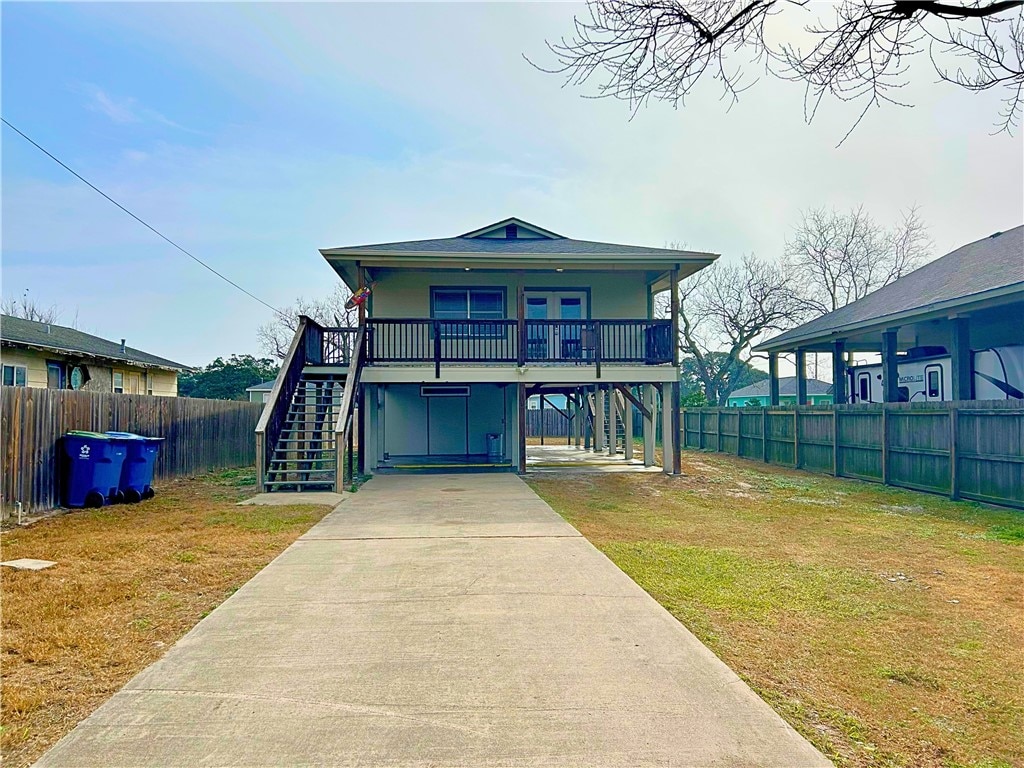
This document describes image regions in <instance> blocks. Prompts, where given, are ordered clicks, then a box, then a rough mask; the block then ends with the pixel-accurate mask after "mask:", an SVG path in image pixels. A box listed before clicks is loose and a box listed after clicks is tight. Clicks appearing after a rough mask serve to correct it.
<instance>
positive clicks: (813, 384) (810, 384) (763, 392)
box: [729, 376, 832, 399]
mask: <svg viewBox="0 0 1024 768" xmlns="http://www.w3.org/2000/svg"><path fill="white" fill-rule="evenodd" d="M770 387H771V381H770V380H769V379H762V380H761V381H759V382H757V383H755V384H751V385H750V386H749V387H743V388H742V389H737V390H736V391H735V392H733V393H732V394H731V395H729V397H730V399H731V398H734V397H769V396H770V395H771V389H770ZM779 394H780V395H795V394H796V376H783V377H781V378H780V379H779ZM807 394H808V395H830V394H832V385H831V384H829V383H828V382H827V381H819V380H818V379H808V380H807Z"/></svg>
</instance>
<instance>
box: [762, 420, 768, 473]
mask: <svg viewBox="0 0 1024 768" xmlns="http://www.w3.org/2000/svg"><path fill="white" fill-rule="evenodd" d="M761 460H762V461H764V463H765V464H767V463H768V406H762V407H761Z"/></svg>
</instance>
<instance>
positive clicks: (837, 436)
mask: <svg viewBox="0 0 1024 768" xmlns="http://www.w3.org/2000/svg"><path fill="white" fill-rule="evenodd" d="M681 423H682V435H681V442H682V445H683V447H684V448H697V449H701V450H710V451H719V452H721V453H731V454H734V455H736V456H742V457H745V458H748V459H756V460H759V461H764V462H767V463H769V464H779V465H782V466H787V467H795V468H797V469H807V470H811V471H814V472H826V473H828V474H831V475H835V476H836V477H851V478H856V479H859V480H867V481H870V482H875V483H885V484H886V485H895V486H899V487H901V488H911V489H913V490H917V491H928V492H931V493H941V494H944V495H947V496H949V497H950V498H953V499H960V498H963V499H972V500H974V501H984V502H988V503H990V504H999V505H1003V506H1009V507H1018V508H1024V403H1022V402H1021V401H1018V400H991V401H958V402H943V403H888V404H885V405H881V404H866V405H837V406H800V407H793V406H790V407H785V408H780V407H774V408H693V409H691V408H684V409H683V410H682V419H681Z"/></svg>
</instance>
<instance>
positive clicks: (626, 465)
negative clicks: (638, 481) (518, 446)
mask: <svg viewBox="0 0 1024 768" xmlns="http://www.w3.org/2000/svg"><path fill="white" fill-rule="evenodd" d="M552 440H557V438H552ZM640 453H641V455H642V453H643V452H642V451H640ZM526 471H527V472H574V473H576V472H596V473H608V472H664V471H665V470H664V469H663V468H662V467H660V466H657V465H654V466H650V467H647V466H644V462H643V460H642V459H636V458H634V459H627V458H626V457H625V456H623V455H621V454H616V455H615V456H609V455H608V453H607V451H600V452H594V451H588V450H586V449H583V448H577V447H576V446H575V445H566V444H565V443H562V444H561V445H559V444H557V443H556V444H554V445H550V444H549V445H535V444H534V445H527V446H526Z"/></svg>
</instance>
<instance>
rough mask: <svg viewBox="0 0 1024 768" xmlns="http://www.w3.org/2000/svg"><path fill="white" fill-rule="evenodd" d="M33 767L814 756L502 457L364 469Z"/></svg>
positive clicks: (801, 760) (644, 762)
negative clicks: (466, 466)
mask: <svg viewBox="0 0 1024 768" xmlns="http://www.w3.org/2000/svg"><path fill="white" fill-rule="evenodd" d="M37 765H40V766H75V768H85V767H86V766H103V768H114V767H115V766H623V767H624V768H625V767H627V766H628V767H629V768H635V767H637V766H711V765H714V766H730V767H736V766H785V768H798V767H799V766H827V765H831V764H830V763H829V762H828V761H827V760H826V759H825V758H824V757H822V756H821V755H820V754H819V753H818V752H817V751H815V750H814V749H813V748H812V747H811V746H810V744H809V743H808V742H806V741H805V740H804V739H803V738H801V737H800V736H799V735H798V734H797V733H796V732H795V731H794V730H793V729H792V728H790V727H789V726H788V725H786V724H785V723H784V722H783V721H782V719H781V718H779V717H778V715H776V714H775V713H774V712H773V711H772V710H771V709H770V708H769V707H768V706H767V705H766V704H765V703H764V702H763V701H761V699H759V698H758V697H757V696H755V695H754V693H753V692H752V691H751V690H750V689H749V688H748V687H747V686H746V685H745V684H744V683H743V682H742V681H741V680H740V679H739V678H738V677H737V676H736V675H735V674H733V672H732V671H730V670H729V668H728V667H726V666H725V665H724V664H723V663H722V662H720V661H719V660H718V659H717V658H716V657H715V656H714V655H713V654H712V653H711V652H710V651H708V650H707V648H705V647H704V646H703V645H702V644H701V643H700V642H698V641H697V640H696V638H694V637H693V635H691V634H690V633H689V632H688V631H687V630H686V629H685V628H683V627H682V625H680V624H679V623H678V622H677V621H676V620H675V619H674V618H672V616H670V615H669V614H668V613H667V612H666V611H664V610H663V609H662V608H661V607H660V606H659V605H658V604H657V603H656V602H655V601H654V600H652V599H651V598H650V597H649V596H648V595H647V594H646V593H645V592H643V590H641V589H640V588H639V587H638V586H637V585H636V584H635V583H634V582H633V581H632V580H630V579H629V578H628V577H627V576H626V575H625V574H623V573H622V572H621V571H620V570H619V569H618V568H616V567H615V566H614V565H613V564H612V563H611V562H610V561H609V560H607V559H606V558H605V557H604V555H602V554H601V553H600V552H598V551H597V550H596V549H595V548H594V547H593V546H591V545H590V544H589V543H588V542H587V541H586V539H584V538H582V537H581V536H580V535H579V534H578V533H577V532H576V530H575V529H574V528H572V527H571V526H570V525H568V524H567V523H565V522H564V521H563V520H562V519H561V518H560V517H559V516H558V515H557V514H555V513H554V512H553V511H552V510H551V508H550V507H548V506H547V505H546V504H545V503H544V502H543V501H541V500H540V499H539V498H538V497H537V496H536V495H535V494H534V493H533V492H532V491H531V490H530V489H529V488H528V487H527V486H526V485H525V484H524V483H523V482H522V481H521V480H519V479H518V478H517V477H515V476H512V475H502V474H497V475H420V476H382V477H377V478H375V479H373V480H372V481H370V482H369V483H368V484H367V485H366V486H364V487H363V489H362V490H360V491H359V492H358V493H357V494H355V495H353V496H351V497H349V498H348V499H347V500H346V501H345V502H344V503H343V504H341V505H340V506H339V507H338V508H337V509H336V510H335V511H334V512H333V513H331V514H330V515H329V516H328V517H326V518H325V519H324V520H323V521H322V522H320V523H319V524H318V525H317V526H315V527H314V528H313V529H312V530H311V531H310V532H309V533H307V534H306V535H305V536H303V537H302V538H301V539H300V540H299V541H297V542H296V543H295V544H294V545H292V546H291V547H290V548H289V549H288V550H286V551H285V552H284V553H283V554H282V555H281V556H280V557H278V558H277V559H276V560H275V561H274V562H272V563H271V564H270V565H269V566H267V567H266V568H265V569H264V570H263V571H262V572H260V573H259V574H258V575H257V576H256V577H254V578H253V579H252V580H251V581H250V582H249V583H248V584H246V585H245V586H244V587H243V588H242V589H240V590H239V591H238V592H237V593H235V594H234V595H233V596H232V597H231V598H230V599H229V600H227V601H226V602H225V603H224V604H223V605H222V606H221V607H220V608H218V609H217V610H215V611H214V612H213V613H212V614H210V616H208V617H207V618H206V619H204V620H203V621H202V622H201V623H200V624H199V625H198V626H197V627H196V628H195V629H193V630H192V631H191V632H190V633H189V634H188V635H186V636H185V637H184V638H182V640H181V641H180V642H179V643H177V644H176V645H175V646H174V647H173V648H172V649H171V650H170V651H169V652H168V653H167V655H166V656H165V657H164V658H163V659H162V660H160V661H159V662H157V663H155V664H153V665H152V666H151V667H149V668H148V669H146V670H145V671H143V672H142V673H141V674H139V675H138V676H136V677H135V678H134V679H133V680H132V681H131V682H130V683H128V685H127V686H125V688H124V689H123V690H121V691H120V692H119V693H117V694H116V695H115V696H114V697H113V698H112V699H110V701H108V702H107V703H106V704H104V705H103V706H102V707H101V708H100V709H99V710H97V711H96V712H95V713H94V714H93V715H92V716H91V717H89V718H88V719H87V720H85V721H84V722H83V723H82V724H81V725H79V726H78V727H77V728H76V729H75V730H74V731H72V732H71V733H70V734H69V735H68V736H67V737H65V738H64V739H63V740H62V741H61V742H60V743H58V744H57V745H56V746H55V747H54V748H53V749H52V750H50V752H49V753H47V754H46V755H45V756H44V757H43V758H42V759H41V760H40V762H39V763H38V764H37Z"/></svg>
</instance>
